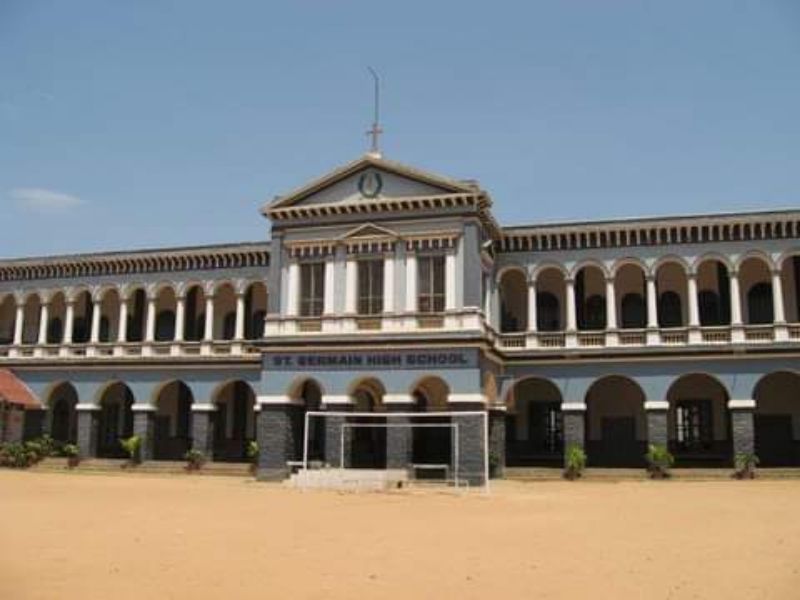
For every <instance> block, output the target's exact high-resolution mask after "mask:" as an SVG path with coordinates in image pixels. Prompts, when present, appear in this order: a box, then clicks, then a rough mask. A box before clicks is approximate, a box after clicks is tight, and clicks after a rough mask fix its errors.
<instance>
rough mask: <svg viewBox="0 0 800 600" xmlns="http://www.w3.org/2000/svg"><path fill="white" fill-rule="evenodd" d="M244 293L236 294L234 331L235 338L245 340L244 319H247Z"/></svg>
mask: <svg viewBox="0 0 800 600" xmlns="http://www.w3.org/2000/svg"><path fill="white" fill-rule="evenodd" d="M244 309H245V306H244V293H237V294H236V328H235V332H234V336H233V337H234V339H236V340H243V339H244V321H245V314H244Z"/></svg>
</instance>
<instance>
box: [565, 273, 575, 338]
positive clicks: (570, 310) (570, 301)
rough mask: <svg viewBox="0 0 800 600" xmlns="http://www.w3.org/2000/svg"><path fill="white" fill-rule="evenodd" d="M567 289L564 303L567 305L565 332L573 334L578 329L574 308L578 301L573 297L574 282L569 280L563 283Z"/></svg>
mask: <svg viewBox="0 0 800 600" xmlns="http://www.w3.org/2000/svg"><path fill="white" fill-rule="evenodd" d="M564 283H565V285H566V289H567V293H566V294H565V296H566V297H565V298H564V301H565V302H566V303H567V331H569V332H574V331H576V330H577V329H578V324H577V317H576V307H577V304H578V299H577V298H576V297H575V280H574V279H572V278H570V279H566V280H565V281H564Z"/></svg>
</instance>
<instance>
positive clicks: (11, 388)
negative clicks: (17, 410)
mask: <svg viewBox="0 0 800 600" xmlns="http://www.w3.org/2000/svg"><path fill="white" fill-rule="evenodd" d="M0 402H7V403H9V404H15V405H17V406H21V407H22V408H25V409H36V408H42V405H41V403H40V402H39V400H38V399H37V398H36V396H34V395H33V392H31V390H30V388H28V386H27V385H25V383H23V382H22V381H21V380H20V379H18V378H17V376H16V375H14V373H12V372H11V371H9V370H8V369H0Z"/></svg>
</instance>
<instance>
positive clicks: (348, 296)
mask: <svg viewBox="0 0 800 600" xmlns="http://www.w3.org/2000/svg"><path fill="white" fill-rule="evenodd" d="M344 286H345V287H344V313H345V314H346V315H354V314H356V312H357V311H356V298H357V296H358V263H357V262H356V260H355V259H354V258H352V257H348V258H347V261H346V262H345V267H344Z"/></svg>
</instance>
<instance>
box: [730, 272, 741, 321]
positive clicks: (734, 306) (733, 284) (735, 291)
mask: <svg viewBox="0 0 800 600" xmlns="http://www.w3.org/2000/svg"><path fill="white" fill-rule="evenodd" d="M729 281H730V292H731V325H741V324H742V297H741V295H740V294H739V273H737V272H736V271H731V272H730V276H729Z"/></svg>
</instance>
